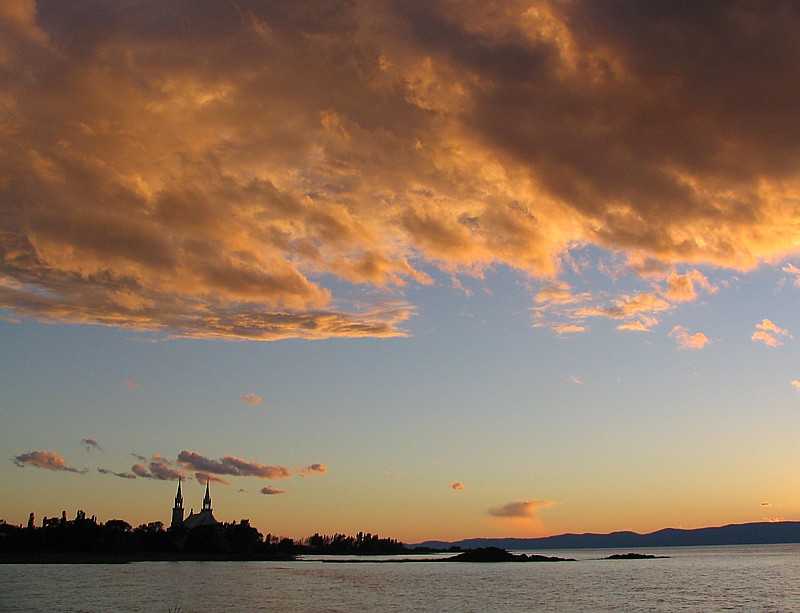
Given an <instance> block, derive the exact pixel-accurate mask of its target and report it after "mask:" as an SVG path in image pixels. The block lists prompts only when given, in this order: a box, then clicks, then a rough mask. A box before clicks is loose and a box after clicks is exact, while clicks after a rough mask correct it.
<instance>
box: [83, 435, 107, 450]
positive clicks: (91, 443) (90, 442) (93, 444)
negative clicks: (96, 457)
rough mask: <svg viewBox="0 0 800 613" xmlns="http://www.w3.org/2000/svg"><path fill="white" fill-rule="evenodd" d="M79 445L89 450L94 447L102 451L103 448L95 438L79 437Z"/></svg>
mask: <svg viewBox="0 0 800 613" xmlns="http://www.w3.org/2000/svg"><path fill="white" fill-rule="evenodd" d="M81 445H84V446H85V447H86V451H89V450H90V449H92V448H95V449H97V450H98V451H102V450H103V448H102V447H101V446H100V444H99V443H98V442H97V441H96V440H94V439H93V438H84V439H81Z"/></svg>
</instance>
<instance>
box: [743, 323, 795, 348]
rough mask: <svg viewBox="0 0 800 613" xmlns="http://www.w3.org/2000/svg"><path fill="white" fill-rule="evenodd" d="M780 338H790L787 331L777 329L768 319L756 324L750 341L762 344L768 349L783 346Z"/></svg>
mask: <svg viewBox="0 0 800 613" xmlns="http://www.w3.org/2000/svg"><path fill="white" fill-rule="evenodd" d="M780 336H790V335H789V331H788V330H784V329H783V328H779V327H778V326H776V325H775V324H774V323H772V322H771V321H770V320H769V319H762V320H761V323H760V324H756V329H755V331H754V332H753V335H752V336H751V337H750V340H752V341H758V342H761V343H764V344H765V345H767V346H769V347H777V346H779V345H783V342H782V341H781V340H780V338H779V337H780Z"/></svg>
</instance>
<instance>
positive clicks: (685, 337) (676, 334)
mask: <svg viewBox="0 0 800 613" xmlns="http://www.w3.org/2000/svg"><path fill="white" fill-rule="evenodd" d="M667 336H670V337H672V338H674V339H675V341H676V342H677V343H678V349H702V348H703V347H705V346H706V345H707V344H708V343H710V342H711V341H710V340H709V338H708V337H707V336H706V335H705V334H703V333H702V332H697V333H695V334H689V332H688V331H687V330H686V328H684V327H683V326H675V327H674V328H672V331H671V332H670V333H669V334H668V335H667Z"/></svg>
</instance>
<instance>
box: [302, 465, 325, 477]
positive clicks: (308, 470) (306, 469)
mask: <svg viewBox="0 0 800 613" xmlns="http://www.w3.org/2000/svg"><path fill="white" fill-rule="evenodd" d="M294 470H295V472H296V473H297V475H298V476H300V477H303V478H305V476H306V475H324V474H325V473H327V472H328V467H327V466H325V464H309V465H308V466H295V467H294Z"/></svg>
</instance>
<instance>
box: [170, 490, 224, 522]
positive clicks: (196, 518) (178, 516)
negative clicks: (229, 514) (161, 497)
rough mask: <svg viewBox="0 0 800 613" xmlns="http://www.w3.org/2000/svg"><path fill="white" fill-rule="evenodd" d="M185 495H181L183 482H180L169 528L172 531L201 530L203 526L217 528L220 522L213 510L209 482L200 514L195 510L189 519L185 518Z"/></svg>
mask: <svg viewBox="0 0 800 613" xmlns="http://www.w3.org/2000/svg"><path fill="white" fill-rule="evenodd" d="M183 513H184V508H183V494H182V493H181V482H180V480H178V493H177V494H175V506H174V507H172V523H170V525H169V527H170V528H171V529H172V530H178V529H181V528H186V529H189V530H191V529H192V528H199V527H201V526H215V525H216V524H218V523H219V522H218V521H217V520H216V518H215V517H214V512H213V511H212V510H211V491H210V490H209V481H208V480H206V495H205V498H203V507H202V508H201V509H200V512H199V513H195V512H194V509H192V510H191V512H190V513H189V517H187V518H186V519H184V518H183Z"/></svg>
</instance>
